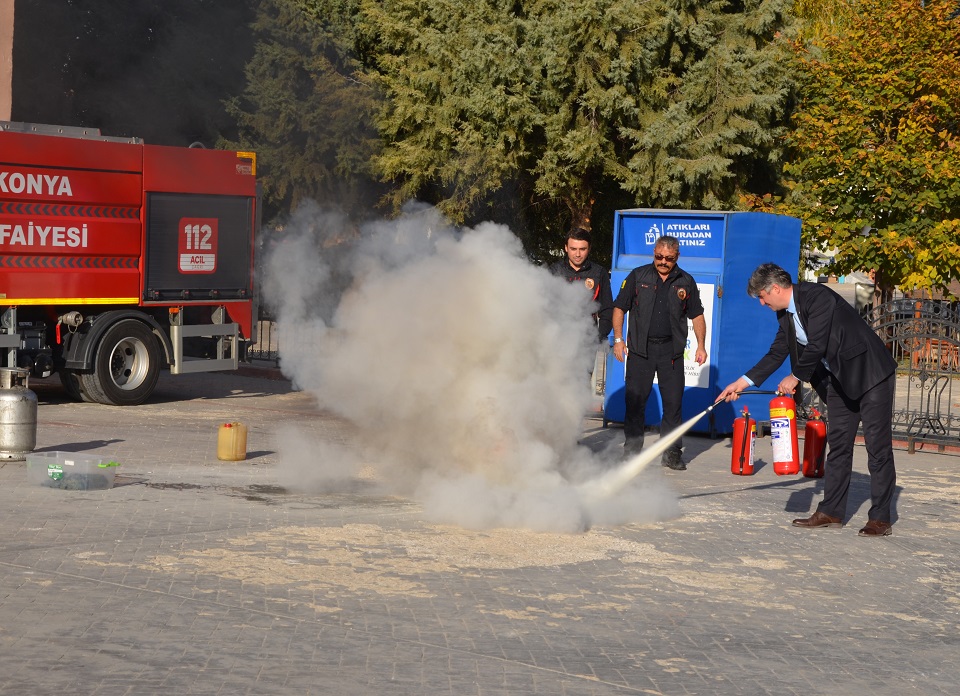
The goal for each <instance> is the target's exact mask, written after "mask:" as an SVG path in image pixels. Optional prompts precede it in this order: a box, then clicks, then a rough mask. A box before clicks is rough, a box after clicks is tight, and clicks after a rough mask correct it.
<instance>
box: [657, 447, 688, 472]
mask: <svg viewBox="0 0 960 696" xmlns="http://www.w3.org/2000/svg"><path fill="white" fill-rule="evenodd" d="M660 465H661V466H665V467H667V468H668V469H673V470H674V471H686V470H687V464H686V462H684V461H683V458H682V457H681V456H680V452H679V451H678V450H673V449H671V450H667V451H666V452H664V453H663V456H662V457H660Z"/></svg>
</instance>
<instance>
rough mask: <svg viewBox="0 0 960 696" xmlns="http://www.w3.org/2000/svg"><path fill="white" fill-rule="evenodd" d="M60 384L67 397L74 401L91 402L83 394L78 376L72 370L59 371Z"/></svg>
mask: <svg viewBox="0 0 960 696" xmlns="http://www.w3.org/2000/svg"><path fill="white" fill-rule="evenodd" d="M60 383H61V384H63V388H64V389H65V390H66V392H67V396H69V397H70V398H71V399H73V400H74V401H93V399H91V398H90V397H89V396H87V395H86V394H85V393H84V391H83V386H82V385H81V384H80V375H78V374H77V373H76V372H74V371H73V370H60Z"/></svg>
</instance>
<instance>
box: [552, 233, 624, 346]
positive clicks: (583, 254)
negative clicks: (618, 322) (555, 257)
mask: <svg viewBox="0 0 960 696" xmlns="http://www.w3.org/2000/svg"><path fill="white" fill-rule="evenodd" d="M563 250H564V252H565V253H566V258H563V259H560V260H559V261H557V262H556V263H554V264H551V265H550V267H549V270H550V272H551V273H553V274H554V275H557V276H560V277H561V278H565V279H566V280H567V281H568V282H571V283H580V284H581V285H583V287H584V288H586V291H587V292H589V293H590V294H591V296H592V297H593V301H594V308H595V311H594V312H593V322H594V324H595V325H596V327H597V337H598V340H599V341H600V342H601V343H602V342H603V341H606V340H607V336H609V335H610V329H611V328H613V293H611V292H610V273H609V271H607V269H606V268H604V267H603V266H601V265H600V264H597V263H594V262H593V261H589V260H588V259H587V256H588V255H589V254H590V232H589V231H587V230H585V229H583V228H582V227H575V228H573V229H572V230H570V233H569V234H568V235H567V242H566V244H565V245H564V247H563Z"/></svg>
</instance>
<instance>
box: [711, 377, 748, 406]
mask: <svg viewBox="0 0 960 696" xmlns="http://www.w3.org/2000/svg"><path fill="white" fill-rule="evenodd" d="M749 386H750V383H749V382H748V381H747V380H745V379H744V378H743V377H741V378H740V379H738V380H737V381H736V382H732V383H731V384H728V385H727V387H726V389H724V390H723V391H722V392H720V396H718V397H717V401H736V400H737V399H738V398H739V397H740V392H742V391H743V390H744V389H746V388H748V387H749Z"/></svg>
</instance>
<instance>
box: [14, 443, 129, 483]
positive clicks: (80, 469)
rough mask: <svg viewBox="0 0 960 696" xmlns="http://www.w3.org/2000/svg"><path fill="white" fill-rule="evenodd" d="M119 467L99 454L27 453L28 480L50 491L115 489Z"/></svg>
mask: <svg viewBox="0 0 960 696" xmlns="http://www.w3.org/2000/svg"><path fill="white" fill-rule="evenodd" d="M118 466H119V464H117V462H114V461H112V460H111V459H110V458H109V457H104V456H102V455H99V454H80V453H78V452H31V453H29V454H27V480H28V481H29V482H30V483H35V484H37V485H40V486H47V487H49V488H63V489H66V490H74V491H95V490H103V489H106V488H113V477H114V474H115V473H116V471H117V467H118Z"/></svg>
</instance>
